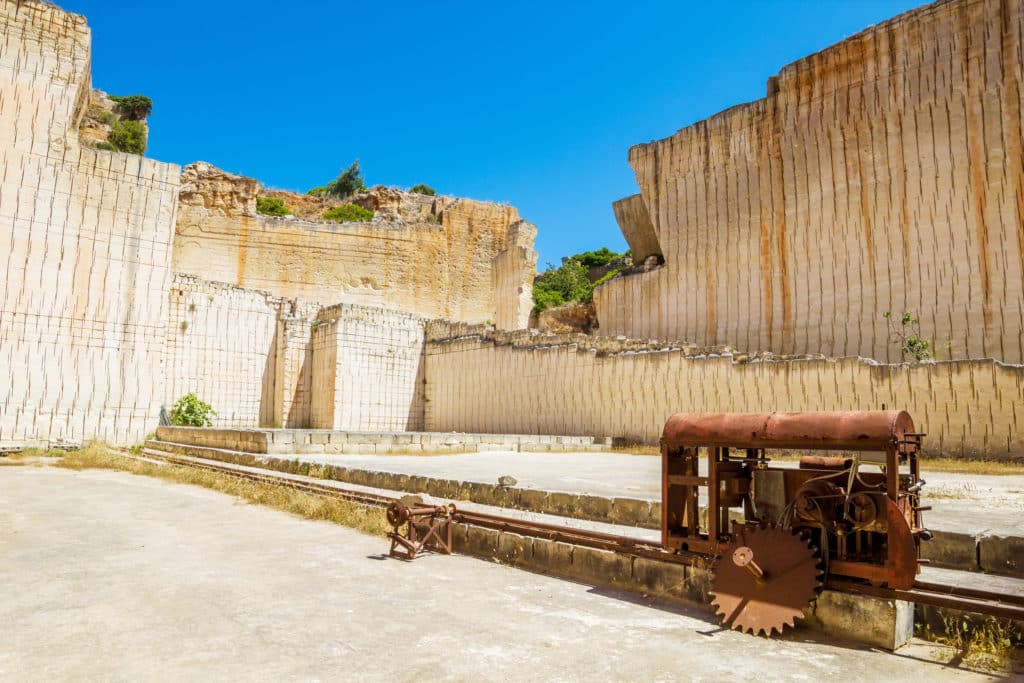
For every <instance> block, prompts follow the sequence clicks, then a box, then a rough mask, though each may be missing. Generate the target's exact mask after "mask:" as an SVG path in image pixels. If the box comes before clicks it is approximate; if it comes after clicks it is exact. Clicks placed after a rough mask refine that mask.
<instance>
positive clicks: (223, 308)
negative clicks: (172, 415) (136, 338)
mask: <svg viewBox="0 0 1024 683" xmlns="http://www.w3.org/2000/svg"><path fill="white" fill-rule="evenodd" d="M166 296H167V297H168V300H169V305H168V315H167V318H166V321H165V324H164V330H163V332H164V336H163V339H162V340H161V341H162V342H163V344H164V351H163V372H162V373H161V378H162V380H163V382H162V384H163V392H162V394H161V398H162V399H163V404H164V405H165V406H166V407H167V409H168V410H170V408H171V406H173V405H174V402H175V401H176V400H178V399H179V398H180V397H182V396H183V395H185V394H187V393H190V392H191V393H194V394H196V395H197V396H198V397H199V398H201V399H202V400H204V401H206V402H207V403H209V404H210V405H212V406H213V408H214V409H215V410H216V411H217V417H216V424H217V425H218V426H221V427H256V426H258V425H261V424H267V425H269V424H272V423H273V421H274V412H273V411H274V395H275V378H276V372H277V365H276V364H277V333H278V318H279V314H280V309H281V300H280V299H277V298H275V297H272V296H269V295H268V294H266V293H264V292H256V291H251V290H244V289H241V288H239V287H232V286H231V285H226V284H223V283H217V282H207V281H205V280H200V279H199V278H195V277H191V276H187V275H177V274H176V275H175V276H174V278H173V281H172V283H171V287H170V292H169V293H168V294H167V295H166ZM307 327H308V323H307ZM151 426H152V425H151Z"/></svg>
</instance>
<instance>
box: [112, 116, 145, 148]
mask: <svg viewBox="0 0 1024 683" xmlns="http://www.w3.org/2000/svg"><path fill="white" fill-rule="evenodd" d="M107 141H108V142H109V143H110V144H111V145H113V146H114V149H116V150H117V151H119V152H130V153H131V154H142V153H143V152H145V151H146V127H145V126H144V125H142V123H141V122H139V121H118V122H117V123H116V124H114V128H113V130H111V131H110V135H108V136H107Z"/></svg>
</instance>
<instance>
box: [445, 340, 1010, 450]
mask: <svg viewBox="0 0 1024 683" xmlns="http://www.w3.org/2000/svg"><path fill="white" fill-rule="evenodd" d="M734 354H735V352H733V351H729V350H726V349H723V348H721V347H718V348H714V347H712V348H699V347H691V346H686V345H684V344H681V343H676V344H668V343H665V344H655V343H650V342H642V341H638V340H628V339H627V340H617V339H609V338H606V337H587V336H585V335H544V334H534V333H531V332H516V333H508V334H503V333H496V332H493V331H490V330H485V329H484V328H483V327H481V326H470V325H462V324H448V323H443V322H439V321H431V322H430V323H428V324H427V336H426V361H425V362H426V377H427V378H428V381H427V385H426V395H425V400H426V405H427V406H428V409H427V411H426V415H425V420H426V422H425V425H426V426H425V428H426V429H428V430H430V431H438V432H443V431H451V430H456V429H457V430H464V431H470V432H485V433H486V432H501V431H517V432H520V433H522V432H526V433H538V434H581V435H582V434H611V435H614V436H618V437H622V438H625V439H629V440H633V441H636V442H643V443H657V441H658V439H659V438H660V436H661V431H662V429H663V428H664V426H665V420H666V418H668V416H670V415H672V414H674V413H677V412H705V411H711V412H764V411H771V410H779V409H782V408H785V409H786V410H803V411H814V410H877V409H878V407H879V406H881V405H888V406H899V407H901V408H903V409H906V410H907V411H909V412H910V414H911V415H913V416H914V419H915V421H916V422H917V423H918V424H919V425H920V426H921V427H922V429H926V430H927V432H928V437H927V438H926V439H925V440H924V451H925V453H926V454H929V455H947V456H952V457H975V458H977V457H988V458H1019V457H1020V454H1021V453H1024V414H1022V413H1021V411H1020V410H1019V409H1017V406H1020V405H1024V366H1021V365H1004V364H1002V363H998V362H995V361H991V360H972V361H950V362H940V363H925V364H916V365H909V364H892V365H879V364H876V363H873V362H868V361H864V360H861V359H857V358H844V359H838V360H837V359H826V358H821V357H817V358H815V357H802V358H795V359H792V360H783V359H774V358H772V357H770V356H765V355H756V356H748V357H747V358H746V360H745V361H744V362H740V360H739V356H738V355H734Z"/></svg>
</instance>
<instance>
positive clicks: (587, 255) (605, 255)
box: [571, 247, 622, 268]
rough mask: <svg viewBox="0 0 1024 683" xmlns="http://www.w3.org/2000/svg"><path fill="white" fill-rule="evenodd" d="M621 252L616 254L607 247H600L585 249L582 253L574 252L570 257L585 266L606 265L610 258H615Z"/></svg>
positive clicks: (610, 260)
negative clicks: (590, 249) (592, 249)
mask: <svg viewBox="0 0 1024 683" xmlns="http://www.w3.org/2000/svg"><path fill="white" fill-rule="evenodd" d="M619 256H622V254H616V253H615V252H614V251H612V250H611V249H609V248H608V247H601V248H600V249H597V250H595V251H585V252H583V253H582V254H576V255H575V256H573V257H571V258H574V259H576V260H577V261H579V262H580V263H582V264H583V265H585V266H586V267H587V268H592V267H594V266H607V265H608V264H609V263H611V262H612V259H616V258H618V257H619Z"/></svg>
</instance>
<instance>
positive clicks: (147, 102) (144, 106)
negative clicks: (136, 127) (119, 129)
mask: <svg viewBox="0 0 1024 683" xmlns="http://www.w3.org/2000/svg"><path fill="white" fill-rule="evenodd" d="M110 99H111V100H112V101H113V102H114V103H115V104H117V108H118V109H120V110H121V113H122V114H123V115H124V117H125V118H126V119H129V120H131V121H141V120H142V119H144V118H146V117H147V116H149V115H150V113H151V112H152V111H153V100H151V99H149V98H148V97H146V96H145V95H128V96H127V97H118V96H117V95H111V96H110Z"/></svg>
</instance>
